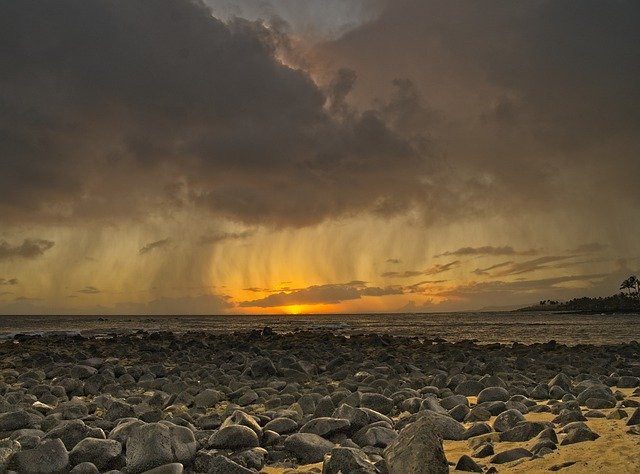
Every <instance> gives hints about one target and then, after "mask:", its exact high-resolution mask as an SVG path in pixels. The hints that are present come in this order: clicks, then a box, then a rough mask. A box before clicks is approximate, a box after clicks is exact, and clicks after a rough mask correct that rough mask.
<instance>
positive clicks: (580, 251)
mask: <svg viewBox="0 0 640 474" xmlns="http://www.w3.org/2000/svg"><path fill="white" fill-rule="evenodd" d="M606 248H607V246H606V245H604V244H601V243H599V242H591V243H589V244H583V245H580V246H578V247H576V248H574V249H572V250H569V253H571V254H576V255H584V254H592V253H599V252H602V251H603V250H605V249H606Z"/></svg>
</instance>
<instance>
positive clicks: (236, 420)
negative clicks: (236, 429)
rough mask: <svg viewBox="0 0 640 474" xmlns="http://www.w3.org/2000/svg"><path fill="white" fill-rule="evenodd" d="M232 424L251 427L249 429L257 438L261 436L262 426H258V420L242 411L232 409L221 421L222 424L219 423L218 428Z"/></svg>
mask: <svg viewBox="0 0 640 474" xmlns="http://www.w3.org/2000/svg"><path fill="white" fill-rule="evenodd" d="M234 425H242V426H246V427H248V428H251V430H253V431H254V432H255V433H256V435H257V436H258V438H260V437H262V428H260V425H259V424H258V422H257V421H256V420H255V419H254V418H253V417H252V416H249V415H247V414H246V413H245V412H243V411H240V410H236V411H234V412H233V414H232V415H231V416H229V417H228V418H227V419H226V420H224V421H223V422H222V424H221V425H220V429H222V428H226V427H227V426H234Z"/></svg>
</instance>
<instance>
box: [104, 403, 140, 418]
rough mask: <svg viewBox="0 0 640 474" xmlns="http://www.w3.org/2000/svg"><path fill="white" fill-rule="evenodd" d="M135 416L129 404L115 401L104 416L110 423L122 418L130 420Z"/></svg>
mask: <svg viewBox="0 0 640 474" xmlns="http://www.w3.org/2000/svg"><path fill="white" fill-rule="evenodd" d="M133 416H135V413H134V411H133V407H132V406H131V405H129V404H128V403H125V402H123V401H120V400H114V401H113V403H112V404H111V406H109V409H108V410H107V412H106V413H105V414H104V419H105V420H109V421H116V420H119V419H121V418H130V417H133Z"/></svg>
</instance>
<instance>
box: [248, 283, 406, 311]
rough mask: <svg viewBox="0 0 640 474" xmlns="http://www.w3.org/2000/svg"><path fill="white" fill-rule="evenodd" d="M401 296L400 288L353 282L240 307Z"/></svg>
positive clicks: (298, 291)
mask: <svg viewBox="0 0 640 474" xmlns="http://www.w3.org/2000/svg"><path fill="white" fill-rule="evenodd" d="M399 294H402V289H401V288H399V287H393V286H388V287H385V288H379V287H371V286H367V285H366V283H364V282H362V281H353V282H350V283H340V284H328V285H313V286H309V287H307V288H300V289H295V290H292V291H289V292H284V291H282V292H279V293H275V294H271V295H269V296H266V297H264V298H260V299H257V300H251V301H243V302H241V303H239V304H238V306H240V307H243V308H272V307H277V306H290V305H304V304H336V303H340V302H342V301H349V300H357V299H360V298H362V297H363V296H386V295H399Z"/></svg>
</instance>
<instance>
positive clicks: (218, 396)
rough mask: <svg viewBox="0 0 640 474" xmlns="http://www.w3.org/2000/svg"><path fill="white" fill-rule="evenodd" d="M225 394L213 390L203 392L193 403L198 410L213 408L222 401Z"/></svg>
mask: <svg viewBox="0 0 640 474" xmlns="http://www.w3.org/2000/svg"><path fill="white" fill-rule="evenodd" d="M223 396H224V395H223V394H222V393H221V392H219V391H218V390H212V389H210V388H208V389H206V390H203V391H202V392H200V393H199V394H198V395H196V396H195V397H194V399H193V403H194V405H195V406H196V407H198V408H211V407H214V406H216V404H217V403H218V402H219V401H220V400H222V398H223Z"/></svg>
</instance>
